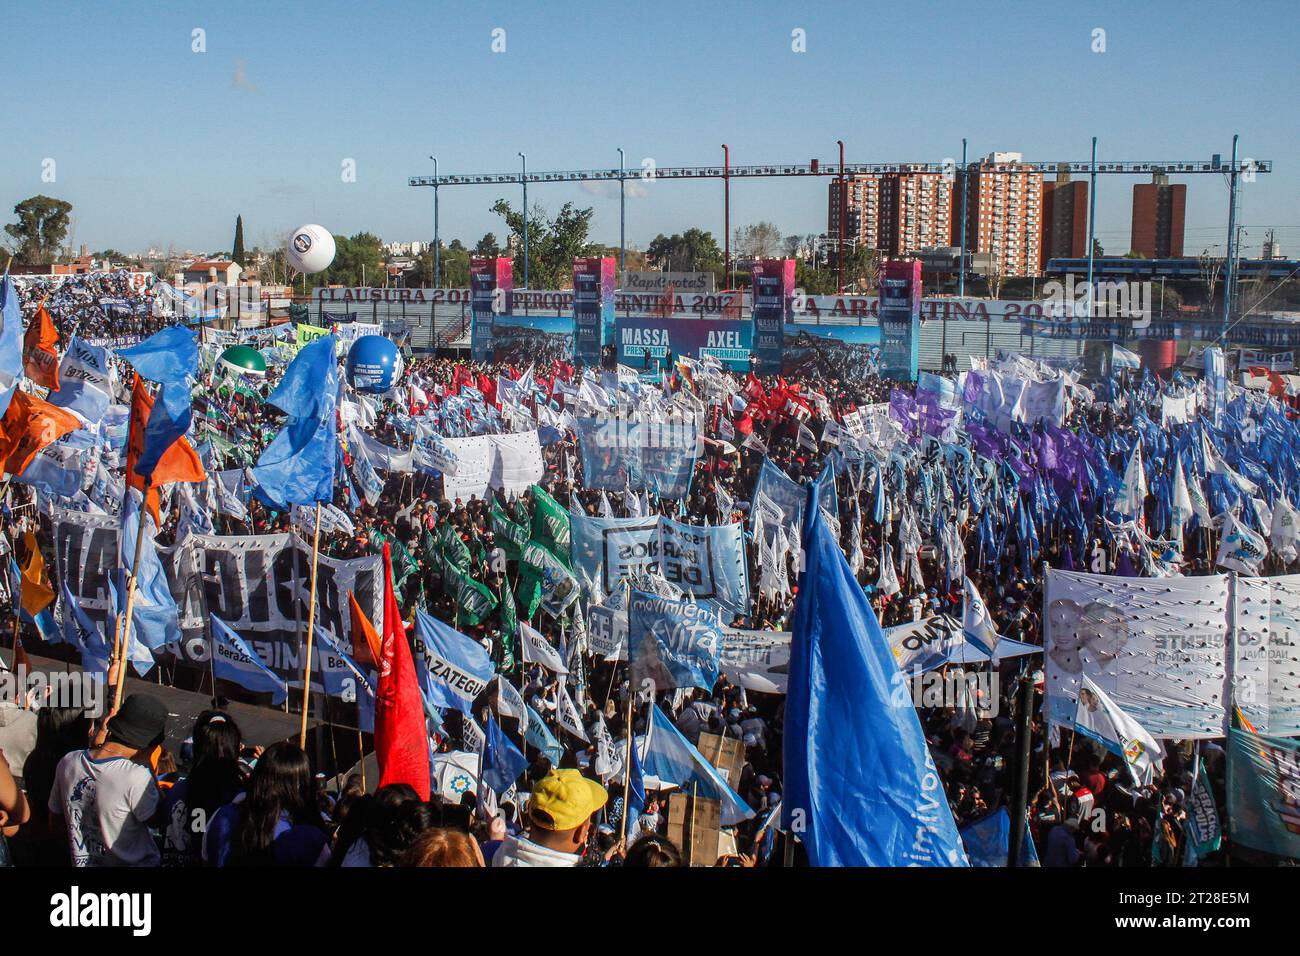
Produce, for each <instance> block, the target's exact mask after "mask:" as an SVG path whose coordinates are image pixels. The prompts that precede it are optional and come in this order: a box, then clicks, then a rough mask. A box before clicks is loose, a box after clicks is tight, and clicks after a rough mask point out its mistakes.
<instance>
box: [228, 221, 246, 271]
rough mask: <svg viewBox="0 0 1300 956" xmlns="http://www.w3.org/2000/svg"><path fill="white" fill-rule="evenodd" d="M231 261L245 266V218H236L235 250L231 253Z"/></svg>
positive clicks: (241, 266)
mask: <svg viewBox="0 0 1300 956" xmlns="http://www.w3.org/2000/svg"><path fill="white" fill-rule="evenodd" d="M230 261H231V262H238V263H239V265H240V268H243V266H244V217H243V216H236V217H235V248H234V249H233V250H232V251H231V253H230Z"/></svg>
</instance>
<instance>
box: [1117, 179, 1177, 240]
mask: <svg viewBox="0 0 1300 956" xmlns="http://www.w3.org/2000/svg"><path fill="white" fill-rule="evenodd" d="M1186 210H1187V186H1186V185H1185V184H1183V183H1170V182H1169V177H1168V176H1167V175H1165V174H1164V173H1156V174H1155V175H1154V176H1152V177H1151V182H1149V183H1139V184H1138V185H1136V186H1134V187H1133V233H1132V240H1131V241H1130V243H1129V251H1130V252H1135V253H1137V254H1138V255H1140V256H1142V257H1143V258H1145V259H1177V258H1180V257H1181V256H1182V254H1183V225H1184V220H1185V216H1186Z"/></svg>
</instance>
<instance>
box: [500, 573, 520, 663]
mask: <svg viewBox="0 0 1300 956" xmlns="http://www.w3.org/2000/svg"><path fill="white" fill-rule="evenodd" d="M499 610H500V612H501V670H502V671H503V672H504V673H509V672H510V671H512V670H514V668H515V646H516V645H515V635H517V634H518V633H519V612H518V611H517V610H516V609H515V594H514V591H513V590H512V589H511V587H510V575H508V574H503V575H501V603H500V605H499Z"/></svg>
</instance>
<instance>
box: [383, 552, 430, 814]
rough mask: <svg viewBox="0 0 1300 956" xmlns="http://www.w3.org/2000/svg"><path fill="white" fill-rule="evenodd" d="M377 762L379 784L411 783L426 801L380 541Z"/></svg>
mask: <svg viewBox="0 0 1300 956" xmlns="http://www.w3.org/2000/svg"><path fill="white" fill-rule="evenodd" d="M375 759H376V760H378V761H379V785H380V786H381V787H384V786H387V785H388V784H390V783H409V784H410V785H411V786H412V787H414V788H415V792H416V793H418V794H419V795H420V799H421V800H428V799H429V736H428V731H427V730H426V729H425V725H424V701H423V700H422V699H421V697H420V685H419V684H418V683H416V680H415V661H413V660H412V659H411V648H410V647H408V646H407V643H406V631H405V629H404V627H403V625H402V612H401V610H400V609H399V608H398V606H397V597H396V595H394V594H393V559H392V556H391V554H390V553H389V550H388V542H387V541H385V542H384V643H383V648H382V659H381V660H380V662H379V687H378V689H377V690H376V691H375Z"/></svg>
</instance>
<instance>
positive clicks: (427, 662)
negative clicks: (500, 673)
mask: <svg viewBox="0 0 1300 956" xmlns="http://www.w3.org/2000/svg"><path fill="white" fill-rule="evenodd" d="M415 672H416V676H417V678H418V679H419V682H420V690H421V692H422V693H423V694H424V698H425V700H426V701H427V702H428V703H429V704H430V705H431V706H433V707H449V708H451V709H453V710H458V711H460V712H461V713H462V714H469V713H471V708H472V705H473V703H474V698H476V697H478V695H479V694H481V693H482V692H483V691H484V690H485V689H486V688H487V685H488V684H489V683H491V681H492V677H493V675H494V674H495V673H496V669H495V668H494V667H493V666H492V659H491V658H490V657H488V652H487V651H486V650H484V649H483V646H482V645H481V644H479V643H478V642H477V641H473V640H471V639H470V638H468V637H466V636H465V635H464V634H462V633H460V631H457V630H455V629H453V628H451V627H449V626H448V625H446V624H444V623H443V622H442V621H440V620H438V619H437V618H435V617H430V616H429V615H428V614H425V613H424V612H423V611H420V610H417V611H416V612H415Z"/></svg>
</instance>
